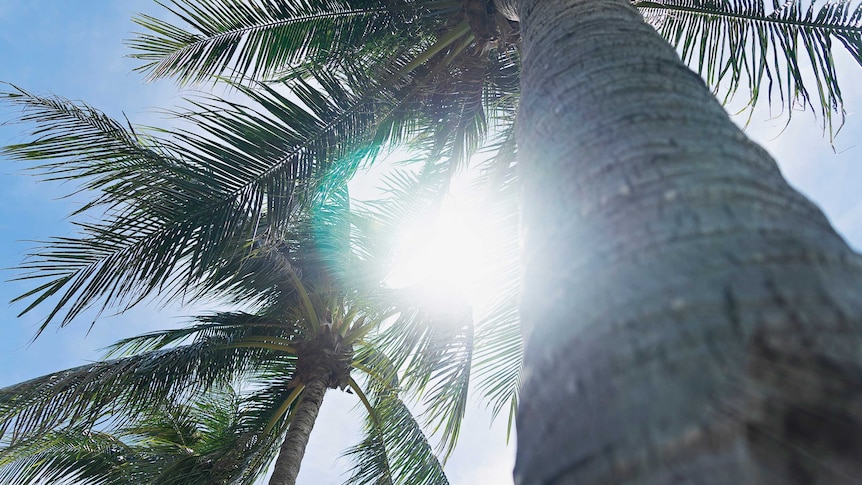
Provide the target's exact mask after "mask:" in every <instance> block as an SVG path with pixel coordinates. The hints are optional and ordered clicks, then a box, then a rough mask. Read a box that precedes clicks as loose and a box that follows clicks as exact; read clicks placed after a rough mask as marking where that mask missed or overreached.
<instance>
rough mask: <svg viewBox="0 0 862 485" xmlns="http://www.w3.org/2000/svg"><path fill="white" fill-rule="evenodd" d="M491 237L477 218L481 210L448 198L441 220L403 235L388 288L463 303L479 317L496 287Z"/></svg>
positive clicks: (430, 218) (429, 219)
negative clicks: (445, 297) (417, 291)
mask: <svg viewBox="0 0 862 485" xmlns="http://www.w3.org/2000/svg"><path fill="white" fill-rule="evenodd" d="M492 232H493V231H490V230H488V228H487V224H484V223H483V221H481V220H480V219H479V218H478V211H477V210H476V207H472V206H471V207H464V206H459V204H457V202H456V201H455V200H454V199H453V198H452V197H449V198H447V199H446V200H445V201H444V203H443V205H442V207H441V209H440V211H439V213H438V214H437V216H436V217H429V218H428V219H426V220H423V221H422V222H421V223H419V224H416V225H414V226H413V227H409V228H406V229H405V230H404V231H403V232H402V233H401V235H400V237H399V240H398V244H397V248H398V249H397V250H396V264H395V270H394V271H393V272H392V274H391V275H390V277H389V279H388V283H389V285H390V286H391V287H393V288H409V287H412V288H421V289H422V291H423V293H425V294H426V296H428V297H430V298H436V297H439V296H443V295H451V296H454V297H457V298H459V299H464V300H466V301H467V302H468V303H469V304H470V305H471V306H472V307H473V310H474V313H475V312H476V311H477V310H479V309H482V308H484V307H486V306H487V305H488V304H489V302H490V300H491V299H492V297H493V295H492V294H491V293H492V290H491V289H492V288H494V287H495V286H496V285H495V284H494V281H493V280H494V278H495V277H496V276H497V275H495V274H494V267H495V264H494V261H491V257H492V255H493V253H494V251H491V250H490V247H491V246H492V244H493V234H492Z"/></svg>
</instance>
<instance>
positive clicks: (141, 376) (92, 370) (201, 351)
mask: <svg viewBox="0 0 862 485" xmlns="http://www.w3.org/2000/svg"><path fill="white" fill-rule="evenodd" d="M229 343H230V341H229V340H225V339H221V338H218V337H213V338H208V339H202V340H200V341H198V342H195V343H192V344H188V345H183V346H179V347H174V348H170V349H162V350H155V351H150V352H145V353H142V354H138V355H134V356H130V357H125V358H121V359H115V360H108V361H103V362H96V363H93V364H88V365H84V366H80V367H75V368H72V369H68V370H65V371H61V372H56V373H53V374H50V375H46V376H43V377H38V378H35V379H31V380H29V381H26V382H22V383H19V384H15V385H12V386H9V387H6V388H3V389H2V390H0V438H3V437H4V436H6V435H7V434H8V440H9V441H10V442H12V443H14V442H16V441H18V440H21V439H28V437H31V436H38V435H40V434H44V433H46V432H49V431H50V430H52V429H57V428H60V427H77V428H81V427H83V428H84V429H90V428H92V427H93V426H94V425H95V424H97V423H100V422H102V421H103V420H105V419H107V418H108V417H111V419H113V420H116V419H121V418H122V417H126V418H128V417H129V416H135V415H136V414H138V413H140V412H144V411H146V410H147V409H152V408H153V407H158V406H160V405H162V404H164V403H165V402H168V401H169V400H170V399H176V398H177V396H180V395H182V394H184V393H189V392H193V391H194V390H203V389H208V388H210V387H212V386H214V385H216V384H221V385H224V384H229V383H230V382H232V381H233V380H234V379H237V378H238V377H240V376H243V375H246V374H248V373H249V372H251V371H253V370H256V371H259V370H260V369H261V368H266V367H270V366H273V365H279V366H280V367H281V368H282V370H285V369H284V368H285V367H287V368H292V367H293V362H294V358H292V357H291V356H289V355H285V354H283V353H273V352H269V351H267V350H264V349H254V348H236V347H231V346H229V345H228V344H229ZM262 355H267V358H266V359H263V358H262V357H261V356H262ZM288 375H289V374H288Z"/></svg>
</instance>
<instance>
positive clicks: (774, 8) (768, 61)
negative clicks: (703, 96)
mask: <svg viewBox="0 0 862 485" xmlns="http://www.w3.org/2000/svg"><path fill="white" fill-rule="evenodd" d="M633 4H634V5H635V6H637V7H638V8H639V9H640V10H641V11H642V12H643V13H644V15H645V17H646V18H647V20H648V21H650V22H651V23H652V24H653V25H655V27H656V28H657V29H658V31H659V32H660V33H661V34H662V35H663V36H664V37H665V38H667V39H668V40H669V41H670V42H671V43H672V44H673V45H674V46H676V47H677V49H679V50H680V52H681V55H682V58H683V61H685V62H686V63H688V64H689V65H691V66H692V67H693V68H695V67H696V70H697V72H698V73H700V74H701V75H702V76H703V77H704V78H705V79H706V81H707V83H708V84H710V85H711V86H712V87H713V88H714V89H715V90H716V91H718V92H723V93H724V94H723V95H724V97H725V100H728V99H729V98H730V97H732V96H733V95H734V94H735V93H736V92H737V91H738V89H739V88H740V87H742V88H747V93H746V95H748V96H750V99H749V104H750V105H752V106H753V105H754V104H755V103H756V102H757V101H758V99H760V97H761V94H762V93H764V92H765V93H766V97H767V99H768V101H769V102H770V103H772V101H773V99H774V98H775V97H778V99H779V100H780V105H781V107H782V109H784V110H786V112H787V115H788V117H789V116H790V115H791V114H792V111H793V109H794V108H795V107H796V104H797V103H799V104H801V105H803V106H804V107H806V108H811V109H812V110H815V111H819V112H820V114H821V115H822V118H823V122H824V124H825V126H826V127H827V128H828V129H829V132H830V134H831V133H832V131H833V122H832V114H833V113H838V114H840V115H841V117H842V120H843V114H844V110H843V105H842V96H841V88H840V86H839V84H838V76H837V72H836V70H835V63H834V59H833V49H834V47H833V46H834V44H840V45H842V46H843V47H844V49H845V50H846V52H847V53H848V54H850V56H851V57H852V58H853V59H854V60H855V61H856V62H857V63H858V64H860V65H862V3H857V5H855V6H853V4H852V3H851V2H850V1H847V0H838V1H828V2H825V3H822V2H815V1H813V0H812V1H811V3H810V4H808V6H807V8H806V7H805V6H804V5H803V2H802V1H801V0H789V1H787V2H783V3H779V2H778V1H777V0H774V1H773V3H772V5H767V4H766V2H764V1H763V0H658V1H653V0H644V1H640V0H636V1H634V2H633ZM764 83H766V84H765V85H764Z"/></svg>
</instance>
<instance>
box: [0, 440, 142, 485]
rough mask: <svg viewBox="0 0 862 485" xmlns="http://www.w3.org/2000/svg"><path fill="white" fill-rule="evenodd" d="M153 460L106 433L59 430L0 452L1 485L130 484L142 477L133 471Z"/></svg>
mask: <svg viewBox="0 0 862 485" xmlns="http://www.w3.org/2000/svg"><path fill="white" fill-rule="evenodd" d="M154 461H155V459H154V458H151V457H148V456H144V455H141V454H138V453H136V452H135V450H133V449H131V448H130V447H129V446H128V445H127V444H126V443H124V442H123V441H121V440H119V439H117V438H116V437H114V436H112V435H110V434H108V433H102V432H95V431H80V430H75V431H65V432H64V431H58V432H53V433H50V434H47V435H45V436H42V437H40V438H39V439H36V440H31V441H26V442H23V443H18V444H16V445H14V446H11V447H7V448H3V449H2V450H0V483H10V484H11V483H15V484H20V485H25V484H36V483H55V482H56V483H61V482H64V481H65V482H70V481H80V482H84V483H88V484H93V485H131V484H133V483H135V481H134V480H136V479H141V478H144V477H143V476H142V475H141V474H140V473H136V472H135V471H134V470H132V468H133V467H135V468H137V466H136V465H138V463H141V462H145V463H147V464H151V463H152V462H154Z"/></svg>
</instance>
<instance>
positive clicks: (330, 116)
mask: <svg viewBox="0 0 862 485" xmlns="http://www.w3.org/2000/svg"><path fill="white" fill-rule="evenodd" d="M331 87H332V89H337V86H336V85H335V84H333V85H332V86H331ZM241 89H242V90H243V93H245V95H247V99H248V100H249V102H250V103H254V104H256V105H257V106H258V108H250V107H245V106H241V105H238V104H236V103H233V102H229V101H226V100H220V99H217V98H211V99H210V100H209V101H203V102H198V103H197V107H198V108H199V109H200V111H198V112H193V113H187V114H184V115H183V116H184V117H185V119H186V120H188V121H190V124H191V127H190V128H189V129H187V130H185V131H177V132H176V134H175V135H173V136H172V137H168V138H166V139H162V140H160V141H159V140H156V139H155V138H148V139H147V141H146V143H144V142H142V141H141V139H140V137H136V136H135V134H134V133H133V132H131V131H130V130H122V129H121V125H120V124H119V123H116V122H114V121H111V120H110V119H108V118H107V117H105V116H104V115H103V114H101V113H99V112H98V111H96V110H94V109H92V108H90V107H87V106H85V105H84V106H77V105H74V104H72V103H70V102H68V101H57V100H54V99H52V98H40V97H37V96H33V95H30V94H29V93H26V92H20V93H18V94H16V95H14V96H13V95H9V96H7V98H9V99H11V100H12V101H13V102H15V103H18V104H24V105H26V108H27V109H28V110H29V111H26V112H25V113H27V114H26V115H25V117H24V119H25V120H27V121H35V122H36V123H37V128H36V129H35V130H34V131H33V133H32V134H33V136H34V138H35V139H34V140H33V141H32V142H30V143H25V144H20V145H13V146H10V147H7V153H9V154H10V155H12V156H14V157H17V158H21V159H27V160H46V159H47V160H56V159H57V158H60V160H57V161H54V162H52V163H49V164H43V165H40V166H39V167H38V168H39V169H41V170H43V172H44V173H43V176H44V177H46V178H53V179H60V180H67V179H75V180H81V179H88V180H90V181H89V182H86V181H85V182H84V187H85V188H98V189H100V190H101V194H100V195H98V196H97V197H96V200H95V201H94V202H92V203H90V204H87V205H86V206H85V207H84V208H83V209H81V210H82V211H83V210H88V209H93V208H95V207H97V206H99V205H101V206H103V207H107V208H106V209H105V212H104V216H103V217H102V221H101V222H97V223H79V224H78V227H79V231H80V236H78V237H71V238H56V239H54V240H50V241H48V242H46V243H45V246H44V248H43V249H41V250H37V251H36V252H34V253H33V254H31V255H30V257H29V258H28V260H27V261H26V262H25V263H24V264H23V265H22V266H21V270H22V271H23V275H22V276H20V277H19V278H20V279H28V280H30V279H32V280H34V281H40V280H41V281H40V284H39V285H38V286H37V287H36V288H35V289H33V290H31V291H30V292H28V293H26V294H24V295H22V296H21V297H19V299H24V298H33V301H32V302H30V304H29V306H28V307H27V308H25V310H24V312H27V311H29V310H31V309H32V308H34V307H35V306H37V305H39V304H40V303H42V302H44V301H45V300H47V299H48V298H50V297H52V296H56V297H57V300H56V303H55V304H54V307H53V310H52V311H51V313H50V314H49V316H48V318H46V320H45V322H44V325H47V323H48V322H49V321H51V319H52V318H53V317H54V316H56V315H57V314H58V313H59V312H61V311H62V310H65V315H64V317H63V321H62V323H63V324H66V323H68V322H69V321H70V320H71V319H73V318H74V317H75V316H76V315H77V314H79V313H80V312H81V311H83V310H85V309H87V308H89V307H91V306H93V305H95V304H96V303H97V302H99V301H102V303H103V308H104V306H108V305H114V306H121V307H124V308H127V307H128V306H131V305H134V304H135V303H137V302H138V301H140V300H141V299H142V298H145V297H146V296H147V295H150V294H152V293H153V292H159V294H160V295H161V296H162V297H163V298H165V299H169V298H173V297H179V296H182V295H184V294H187V293H188V292H190V291H192V290H195V289H196V290H197V291H198V292H200V291H202V288H203V289H206V288H209V289H213V288H215V287H217V286H218V285H219V284H221V283H223V281H221V280H216V281H213V280H212V279H211V278H210V277H211V276H212V275H214V274H215V275H218V274H219V273H218V272H217V270H218V268H219V267H220V266H222V265H223V264H224V263H225V261H228V260H231V259H234V260H235V257H236V256H237V255H239V256H240V257H244V256H245V255H247V254H249V251H250V250H249V249H248V248H249V245H250V244H251V243H252V241H254V240H255V237H256V234H257V231H259V230H260V229H261V228H263V227H276V228H278V230H279V233H282V234H283V233H285V232H286V231H287V230H288V227H289V225H290V224H291V223H292V217H294V214H295V213H296V212H297V210H298V208H300V207H303V206H307V205H310V204H312V203H313V202H314V201H315V198H316V197H318V196H319V195H320V194H321V193H322V192H325V191H326V190H330V189H331V187H332V186H333V185H337V184H338V182H336V179H338V178H339V177H340V179H338V180H340V181H341V183H343V181H344V180H346V179H348V178H349V177H350V175H351V174H352V173H353V171H354V170H355V169H356V167H357V166H358V164H359V163H360V162H361V160H362V159H363V158H364V157H366V156H367V155H369V154H370V153H372V152H373V151H374V149H373V147H370V146H369V145H367V144H365V145H363V144H362V143H361V140H362V139H363V134H364V133H366V132H367V131H368V128H367V126H368V123H373V119H374V117H375V114H374V113H373V111H371V112H367V111H359V110H356V109H355V105H354V104H353V100H352V98H351V97H350V95H349V94H347V93H344V92H340V93H335V92H334V91H332V90H330V91H327V92H326V93H321V92H319V91H318V90H317V88H314V87H312V86H311V85H310V84H307V83H304V82H299V81H298V82H297V83H295V85H294V86H293V92H294V94H296V93H299V95H300V100H301V101H302V104H298V103H296V102H294V101H291V100H289V99H288V98H286V97H285V96H283V95H282V94H280V93H279V92H278V91H276V90H275V89H272V88H268V87H264V88H261V90H251V89H245V88H241ZM90 125H93V126H96V128H95V129H91V130H89V131H81V132H80V133H79V130H81V128H82V126H83V127H85V128H86V127H87V126H90ZM345 137H346V139H347V140H349V141H347V142H345ZM118 140H119V141H118ZM351 141H352V142H351ZM150 147H157V148H150ZM130 152H132V153H131V155H130ZM129 160H131V162H130V161H129ZM79 212H80V211H79ZM243 253H245V254H243ZM46 280H47V281H46ZM44 325H43V327H42V328H44Z"/></svg>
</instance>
